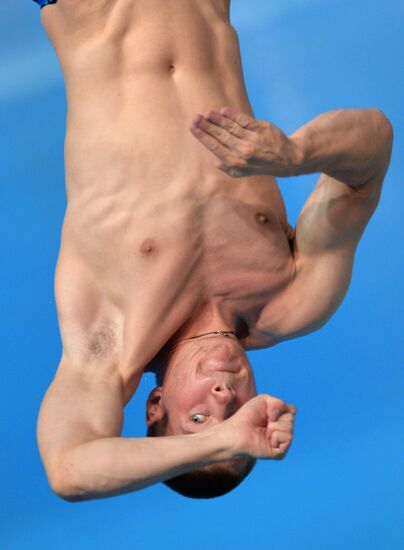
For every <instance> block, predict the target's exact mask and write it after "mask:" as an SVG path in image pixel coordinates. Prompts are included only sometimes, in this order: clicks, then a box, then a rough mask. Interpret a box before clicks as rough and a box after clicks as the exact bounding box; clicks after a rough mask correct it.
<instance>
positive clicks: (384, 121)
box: [373, 109, 394, 148]
mask: <svg viewBox="0 0 404 550" xmlns="http://www.w3.org/2000/svg"><path fill="white" fill-rule="evenodd" d="M373 111H374V112H375V114H376V116H377V117H378V129H379V131H380V133H381V135H382V136H383V141H384V142H385V144H386V146H387V148H391V146H392V144H393V138H394V129H393V125H392V123H391V122H390V120H389V118H388V117H387V116H386V114H385V113H384V112H383V111H382V110H381V109H373Z"/></svg>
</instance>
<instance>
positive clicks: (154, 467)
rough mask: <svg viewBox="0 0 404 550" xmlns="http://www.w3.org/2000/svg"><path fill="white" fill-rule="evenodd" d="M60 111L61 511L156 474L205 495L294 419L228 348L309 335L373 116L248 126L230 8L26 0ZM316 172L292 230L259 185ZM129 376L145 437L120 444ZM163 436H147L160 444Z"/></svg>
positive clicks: (373, 158)
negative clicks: (50, 52)
mask: <svg viewBox="0 0 404 550" xmlns="http://www.w3.org/2000/svg"><path fill="white" fill-rule="evenodd" d="M37 2H38V3H39V4H40V5H41V7H42V10H41V19H42V22H43V25H44V27H45V29H46V32H47V34H48V36H49V38H50V40H51V42H52V44H53V47H54V49H55V51H56V54H57V57H58V59H59V62H60V65H61V67H62V70H63V73H64V77H65V84H66V93H67V100H68V113H67V131H66V141H65V169H66V191H67V197H68V207H67V210H66V214H65V218H64V222H63V229H62V236H61V247H60V254H59V258H58V262H57V267H56V273H55V298H56V303H57V311H58V318H59V324H60V332H61V337H62V342H63V353H62V357H61V359H60V364H59V367H58V369H57V372H56V375H55V378H54V380H53V382H52V384H51V385H50V387H49V389H48V391H47V393H46V396H45V398H44V400H43V403H42V406H41V410H40V414H39V419H38V443H39V449H40V454H41V457H42V460H43V463H44V466H45V469H46V473H47V476H48V479H49V482H50V485H51V487H52V488H53V490H54V491H55V492H56V493H57V494H58V495H60V496H61V497H62V498H64V499H66V500H69V501H77V500H85V499H92V498H100V497H104V496H111V495H116V494H119V493H125V492H129V491H134V490H137V489H141V488H143V487H146V486H148V485H150V484H153V483H156V482H161V481H162V482H165V483H166V484H167V485H169V486H170V487H172V488H173V489H175V490H177V491H178V492H180V493H181V494H183V495H188V496H193V497H200V498H201V497H204V498H208V497H213V496H218V495H221V494H224V493H226V492H228V491H230V490H231V489H232V488H234V487H235V486H237V485H238V484H239V483H240V482H241V480H242V479H243V478H244V477H245V476H246V475H247V474H248V473H249V472H250V471H251V469H252V467H253V466H254V464H255V461H256V460H257V459H259V458H264V459H281V458H283V457H284V456H285V454H286V452H287V450H288V448H289V446H290V443H291V439H292V431H293V421H294V416H295V413H296V409H295V407H293V406H292V405H288V404H286V403H285V402H284V401H282V400H281V399H278V398H275V397H272V396H270V395H268V394H261V395H256V388H255V383H254V376H253V371H252V368H251V365H250V363H249V361H248V359H247V356H246V351H248V350H252V349H258V348H266V347H270V346H274V345H276V344H278V343H279V342H282V341H284V340H287V339H290V338H294V337H298V336H302V335H305V334H308V333H310V332H312V331H314V330H316V329H318V328H320V327H321V326H322V325H323V324H324V323H325V322H326V321H327V319H329V318H330V316H331V315H332V314H333V312H334V311H335V310H336V308H337V307H338V305H339V304H340V303H341V300H342V299H343V297H344V295H345V293H346V291H347V289H348V285H349V281H350V277H351V271H352V264H353V259H354V253H355V249H356V246H357V244H358V241H359V239H360V237H361V235H362V233H363V231H364V229H365V227H366V224H367V223H368V221H369V218H370V217H371V215H372V213H373V212H374V210H375V208H376V206H377V204H378V201H379V196H380V192H381V188H382V183H383V179H384V176H385V173H386V171H387V168H388V165H389V161H390V155H391V147H392V135H393V133H392V127H391V124H390V123H389V121H388V119H387V118H386V116H385V115H384V114H383V113H382V112H381V111H380V110H378V109H341V110H335V111H330V112H326V113H323V114H320V115H319V116H317V117H316V118H314V119H313V120H312V121H310V122H308V123H307V124H305V125H304V126H302V127H301V128H299V129H297V130H296V131H295V132H294V133H293V134H292V135H291V136H286V135H285V134H284V133H283V132H282V131H281V130H280V129H279V128H277V127H276V126H275V125H274V124H272V123H271V122H270V121H265V120H256V119H255V117H254V114H253V111H252V108H251V105H250V103H249V100H248V97H247V93H246V89H245V85H244V79H243V73H242V67H241V59H240V51H239V43H238V37H237V33H236V31H235V29H234V27H233V26H232V25H231V23H230V19H229V10H230V2H229V0H193V1H192V2H190V1H189V0H147V2H146V1H140V0H85V1H84V0H57V1H56V0H54V1H52V2H50V1H46V0H45V1H44V0H39V1H38V0H37ZM309 173H320V174H321V175H320V178H319V180H318V182H317V184H316V185H315V187H314V190H313V192H312V193H311V195H310V196H309V198H308V200H307V202H306V204H305V205H304V207H303V209H302V211H301V213H300V215H299V218H298V221H297V224H296V228H292V227H291V226H290V225H289V224H288V222H287V216H286V211H285V206H284V203H283V200H282V197H281V194H280V192H279V189H278V185H277V182H276V180H275V177H277V176H281V177H285V176H296V175H300V174H309ZM145 371H149V372H150V371H151V372H155V373H156V377H157V381H158V386H157V387H156V388H155V389H154V390H153V391H152V392H151V394H150V396H149V398H148V401H147V419H146V421H147V425H148V435H149V436H154V437H144V438H122V437H120V434H121V429H122V424H123V410H124V406H125V405H126V403H127V402H128V401H129V400H130V399H131V398H132V397H133V395H134V394H135V392H136V388H137V387H138V384H139V382H140V379H141V377H142V374H143V373H144V372H145ZM158 436H164V437H158Z"/></svg>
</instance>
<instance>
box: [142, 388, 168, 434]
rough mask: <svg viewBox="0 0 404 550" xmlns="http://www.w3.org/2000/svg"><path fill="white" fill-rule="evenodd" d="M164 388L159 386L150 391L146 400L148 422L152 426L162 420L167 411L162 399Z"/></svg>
mask: <svg viewBox="0 0 404 550" xmlns="http://www.w3.org/2000/svg"><path fill="white" fill-rule="evenodd" d="M162 395H163V388H162V386H158V387H157V388H154V390H153V391H152V392H150V394H149V397H148V398H147V402H146V424H147V425H148V426H151V425H152V424H154V423H155V422H158V421H159V420H161V419H162V418H163V416H164V413H165V408H164V405H163V400H162Z"/></svg>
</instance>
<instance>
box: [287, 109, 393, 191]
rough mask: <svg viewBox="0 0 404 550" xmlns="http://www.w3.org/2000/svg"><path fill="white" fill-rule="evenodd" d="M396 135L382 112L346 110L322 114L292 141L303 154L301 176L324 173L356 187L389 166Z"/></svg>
mask: <svg viewBox="0 0 404 550" xmlns="http://www.w3.org/2000/svg"><path fill="white" fill-rule="evenodd" d="M392 136H393V131H392V127H391V124H390V122H389V121H388V119H387V118H386V117H385V116H384V114H383V113H382V112H381V111H379V110H377V109H342V110H336V111H329V112H326V113H323V114H321V115H319V116H318V117H316V118H314V119H313V120H311V121H310V122H309V123H307V124H305V125H304V126H302V127H301V128H299V129H298V130H297V131H296V132H294V133H293V134H292V135H291V136H289V138H290V139H291V140H292V141H293V142H295V143H296V145H297V146H298V149H299V150H300V152H301V156H300V158H299V159H298V170H297V172H298V173H299V174H310V173H316V172H322V173H324V174H327V175H328V176H330V177H333V178H336V179H341V180H342V181H344V182H345V183H347V184H349V185H351V186H353V187H355V186H356V185H361V184H363V183H365V182H366V181H367V180H368V179H370V178H371V177H372V176H373V175H374V174H375V173H377V172H378V171H379V170H380V169H381V168H382V167H383V165H386V166H387V165H388V162H389V159H390V154H391V144H392ZM386 163H387V164H386Z"/></svg>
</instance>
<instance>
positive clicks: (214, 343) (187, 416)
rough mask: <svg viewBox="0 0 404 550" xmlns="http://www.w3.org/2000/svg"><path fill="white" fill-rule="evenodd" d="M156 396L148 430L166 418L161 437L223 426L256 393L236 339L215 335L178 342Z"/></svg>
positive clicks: (243, 355)
mask: <svg viewBox="0 0 404 550" xmlns="http://www.w3.org/2000/svg"><path fill="white" fill-rule="evenodd" d="M155 391H157V392H159V394H158V397H159V399H158V405H157V406H156V407H155V409H154V410H155V412H156V411H157V412H156V414H157V416H155V415H153V414H152V415H151V416H149V418H148V424H150V423H153V421H154V420H155V419H159V418H161V416H162V415H163V414H164V412H168V415H169V424H168V427H167V432H166V435H174V434H184V433H194V432H197V431H200V430H203V429H205V428H207V427H210V426H213V425H214V424H217V423H218V422H222V421H223V420H225V419H226V418H228V417H229V416H231V415H232V414H234V413H235V412H236V411H237V410H238V409H239V408H240V407H241V406H242V405H243V404H244V403H245V402H246V401H248V400H249V399H251V398H252V397H254V396H255V395H256V393H257V392H256V388H255V382H254V376H253V372H252V369H251V366H250V363H249V362H248V359H247V357H246V355H245V352H244V350H243V348H242V347H241V346H240V344H239V343H238V341H237V339H235V338H232V337H225V336H216V335H213V336H212V335H210V336H206V337H203V338H201V339H197V340H191V341H183V342H181V343H180V344H179V345H178V347H177V349H176V350H175V352H174V353H173V355H172V356H171V358H170V361H169V365H168V366H167V370H166V374H165V377H164V384H163V386H162V387H160V388H157V389H156V390H155ZM155 403H156V402H155ZM148 409H149V403H148ZM151 412H152V411H151Z"/></svg>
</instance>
